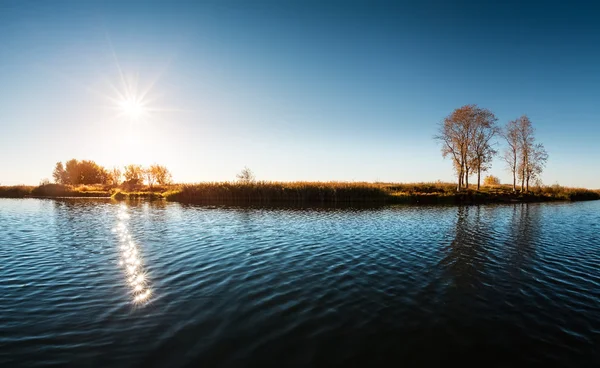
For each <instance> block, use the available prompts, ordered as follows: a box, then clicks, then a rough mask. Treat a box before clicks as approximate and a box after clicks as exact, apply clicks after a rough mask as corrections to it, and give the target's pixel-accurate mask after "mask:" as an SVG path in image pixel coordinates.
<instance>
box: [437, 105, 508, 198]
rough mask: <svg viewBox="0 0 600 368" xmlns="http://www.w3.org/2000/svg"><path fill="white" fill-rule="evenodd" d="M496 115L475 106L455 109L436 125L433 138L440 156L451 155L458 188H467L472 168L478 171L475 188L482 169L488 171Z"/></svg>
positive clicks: (492, 153)
mask: <svg viewBox="0 0 600 368" xmlns="http://www.w3.org/2000/svg"><path fill="white" fill-rule="evenodd" d="M496 121H497V119H496V116H495V115H494V114H493V113H492V112H491V111H490V110H487V109H482V108H480V107H478V106H477V105H465V106H462V107H460V108H458V109H456V110H454V111H453V112H452V113H451V114H450V115H448V116H447V117H446V118H445V119H444V120H443V121H442V122H441V123H440V125H439V127H438V133H437V135H436V136H434V139H436V140H438V141H440V143H441V145H442V156H444V158H446V157H448V156H450V157H451V158H452V163H453V165H454V169H455V170H456V174H457V176H458V185H457V190H459V191H460V190H461V189H462V188H463V186H464V187H465V188H467V189H468V188H469V176H470V173H471V170H477V174H478V175H477V176H478V178H477V188H478V189H479V187H480V183H481V172H482V171H485V170H487V168H488V167H489V164H490V163H491V158H492V156H493V155H494V154H495V151H494V150H493V149H492V144H491V140H492V138H493V137H494V135H495V134H496V133H497V128H496V127H495V123H496Z"/></svg>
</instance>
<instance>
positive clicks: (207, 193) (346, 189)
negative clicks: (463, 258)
mask: <svg viewBox="0 0 600 368" xmlns="http://www.w3.org/2000/svg"><path fill="white" fill-rule="evenodd" d="M0 197H5V198H25V197H51V198H52V197H111V198H113V199H116V200H127V199H139V198H144V199H152V200H154V199H163V198H165V199H166V200H168V201H174V202H182V203H200V204H294V205H303V204H337V203H339V204H357V205H360V204H402V203H407V204H472V203H512V202H546V201H582V200H597V199H600V191H598V190H589V189H584V188H566V187H562V186H559V185H552V186H544V187H536V188H532V190H531V191H530V192H528V193H519V192H517V193H514V192H513V191H512V188H511V187H510V186H508V185H499V186H492V187H482V188H481V190H474V189H469V190H463V191H461V192H456V186H455V184H451V183H413V184H401V183H367V182H358V183H354V182H352V183H350V182H255V183H246V184H245V183H237V182H214V183H198V184H182V185H169V186H153V187H147V186H120V187H111V186H103V185H87V186H76V187H74V186H69V185H59V184H46V185H40V186H37V187H33V186H23V185H21V186H12V187H0Z"/></svg>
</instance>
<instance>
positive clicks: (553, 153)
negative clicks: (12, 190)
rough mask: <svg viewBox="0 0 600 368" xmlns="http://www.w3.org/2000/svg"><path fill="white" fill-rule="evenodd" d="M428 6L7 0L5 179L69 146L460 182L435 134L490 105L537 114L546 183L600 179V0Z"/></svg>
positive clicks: (338, 176) (77, 152)
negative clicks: (129, 102)
mask: <svg viewBox="0 0 600 368" xmlns="http://www.w3.org/2000/svg"><path fill="white" fill-rule="evenodd" d="M415 3H416V2H412V3H405V4H403V3H400V2H366V1H365V2H349V1H335V2H317V1H302V2H291V1H279V2H275V1H272V2H265V1H252V2H242V1H239V2H233V1H210V2H121V1H118V2H117V1H114V2H93V1H77V2H45V1H39V2H26V3H25V2H20V1H13V2H11V1H3V2H2V3H1V4H0V66H1V68H0V81H1V83H2V88H1V89H0V129H1V130H0V131H1V132H2V134H1V135H0V183H1V184H2V185H11V184H19V183H25V184H37V183H38V182H39V181H40V180H41V179H43V178H50V177H51V172H52V168H53V166H54V163H55V162H57V161H65V160H68V159H70V158H79V159H92V160H95V161H96V162H98V163H99V164H102V165H105V166H107V167H112V166H121V165H124V164H126V163H130V162H131V163H140V164H149V163H153V162H157V163H160V164H164V165H166V166H167V167H169V168H170V169H171V171H172V172H173V176H174V178H175V179H176V180H177V181H181V182H195V181H214V180H233V179H235V174H236V173H237V172H238V171H239V170H240V169H241V168H243V167H244V166H248V167H250V168H251V169H252V170H253V171H254V172H255V173H256V176H257V178H258V179H262V180H284V181H287V180H356V181H363V180H364V181H375V180H379V181H396V182H420V181H435V180H443V181H452V180H454V175H453V171H452V164H451V162H450V161H448V160H444V159H443V158H442V157H441V154H440V150H439V147H438V146H437V144H436V142H434V141H433V139H432V136H433V135H434V134H435V129H436V124H437V123H438V122H439V121H440V120H441V119H443V117H444V116H446V115H448V114H449V113H450V112H451V111H452V110H453V109H455V108H457V107H460V106H462V105H465V104H472V103H475V104H478V105H480V106H482V107H486V108H489V109H491V110H492V111H493V112H494V113H495V114H496V115H497V117H498V118H499V121H500V123H501V124H503V125H504V124H505V123H506V122H507V121H508V120H511V119H515V118H517V117H518V116H520V115H521V114H527V115H528V116H529V117H530V119H531V120H532V121H533V123H534V125H535V127H536V129H537V138H538V140H539V141H540V142H542V143H543V144H544V145H545V146H546V149H547V151H548V153H549V155H550V159H549V161H548V166H547V169H546V171H545V173H544V174H543V181H544V183H546V184H554V183H556V182H558V183H560V184H562V185H570V186H586V187H593V188H599V187H600V171H598V170H597V163H596V162H597V160H598V158H599V157H600V144H598V138H599V137H600V124H599V123H600V121H599V119H598V116H600V114H599V113H600V111H599V110H600V100H599V97H600V90H599V89H600V48H599V47H598V45H600V23H599V22H597V19H599V16H600V9H598V8H597V7H595V6H593V4H592V3H580V4H576V3H574V2H561V3H559V2H544V4H543V5H541V4H539V5H535V4H534V5H523V4H521V3H520V2H511V1H508V2H501V4H483V3H485V2H472V3H470V2H458V3H456V2H446V1H440V2H427V1H425V2H419V4H415ZM123 81H125V82H123ZM135 81H137V82H135ZM124 85H127V86H137V91H138V92H137V93H138V95H139V94H140V91H142V90H144V91H146V90H147V91H148V93H147V95H146V97H145V98H144V103H145V104H146V109H147V114H145V116H144V117H143V118H140V119H132V118H131V117H130V116H127V114H125V115H123V114H120V113H121V112H122V111H120V110H119V99H120V98H121V97H119V93H121V94H122V93H123V90H124V89H125V87H124ZM503 147H504V145H503V144H502V142H501V141H500V142H499V145H498V148H500V149H502V148H503ZM490 173H491V174H494V175H497V176H499V177H500V178H501V179H502V181H503V182H509V181H510V174H509V173H508V172H507V171H506V169H505V165H504V164H503V163H502V161H501V160H496V161H495V162H494V165H493V167H492V169H491V170H490Z"/></svg>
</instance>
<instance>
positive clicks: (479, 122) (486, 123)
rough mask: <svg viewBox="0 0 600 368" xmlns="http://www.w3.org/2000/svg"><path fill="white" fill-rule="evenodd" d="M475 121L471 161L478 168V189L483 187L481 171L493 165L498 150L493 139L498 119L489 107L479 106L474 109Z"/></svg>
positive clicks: (470, 149) (470, 150) (496, 130)
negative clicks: (482, 107)
mask: <svg viewBox="0 0 600 368" xmlns="http://www.w3.org/2000/svg"><path fill="white" fill-rule="evenodd" d="M474 118H475V122H474V125H473V137H472V140H471V142H470V143H471V146H470V147H469V156H470V158H469V163H470V164H472V165H473V169H474V170H477V190H479V189H481V172H482V171H484V172H485V171H487V170H489V169H490V168H491V166H492V159H493V158H494V155H496V153H497V151H496V150H495V149H494V147H493V142H492V139H493V138H494V137H495V136H496V134H498V132H499V129H498V127H497V126H496V122H497V121H498V119H497V118H496V115H494V113H493V112H491V111H490V110H488V109H481V108H477V109H475V111H474Z"/></svg>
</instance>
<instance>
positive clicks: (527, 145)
mask: <svg viewBox="0 0 600 368" xmlns="http://www.w3.org/2000/svg"><path fill="white" fill-rule="evenodd" d="M517 132H518V137H519V140H518V142H519V146H518V148H519V153H520V159H519V166H518V168H519V179H520V180H521V192H523V191H524V190H525V181H526V180H527V170H528V168H529V167H530V162H529V161H530V159H531V155H532V153H533V152H532V150H533V146H534V144H535V143H534V142H535V138H534V136H533V133H534V129H533V124H532V123H531V120H529V118H528V117H527V115H522V116H521V117H520V118H519V119H517Z"/></svg>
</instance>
